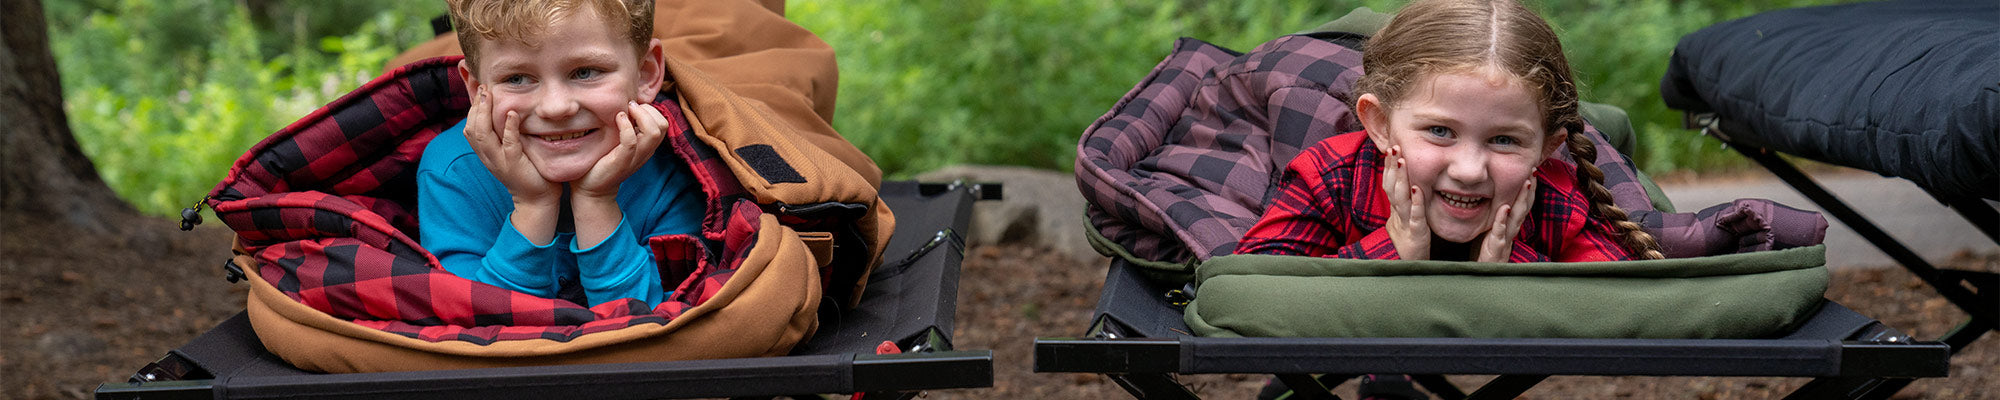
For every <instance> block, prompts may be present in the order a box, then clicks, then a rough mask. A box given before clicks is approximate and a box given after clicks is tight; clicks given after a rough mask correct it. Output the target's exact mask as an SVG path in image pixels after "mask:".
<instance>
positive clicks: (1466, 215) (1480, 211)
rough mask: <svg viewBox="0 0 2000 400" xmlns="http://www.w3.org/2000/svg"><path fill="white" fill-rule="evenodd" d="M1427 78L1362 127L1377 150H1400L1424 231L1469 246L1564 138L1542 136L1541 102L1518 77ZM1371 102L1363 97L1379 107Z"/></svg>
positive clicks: (1485, 71) (1478, 73)
mask: <svg viewBox="0 0 2000 400" xmlns="http://www.w3.org/2000/svg"><path fill="white" fill-rule="evenodd" d="M1426 78H1427V79H1424V80H1423V81H1421V82H1420V83H1418V86H1416V87H1414V88H1412V89H1413V90H1411V91H1410V92H1409V95H1408V96H1407V98H1405V99H1403V101H1401V102H1399V103H1397V104H1393V105H1386V107H1381V108H1380V110H1381V111H1382V112H1381V113H1380V114H1387V115H1386V116H1378V117H1379V118H1376V119H1378V121H1376V122H1375V123H1373V124H1371V126H1368V131H1369V136H1370V137H1371V138H1372V139H1374V140H1375V143H1376V144H1377V145H1378V146H1382V147H1383V148H1387V147H1388V146H1402V155H1401V158H1402V159H1403V160H1404V161H1405V163H1406V164H1405V166H1404V168H1403V172H1404V173H1405V174H1407V176H1408V179H1409V182H1410V183H1411V184H1412V185H1414V186H1416V188H1417V190H1418V192H1419V193H1420V194H1421V197H1422V198H1423V199H1424V203H1425V204H1424V207H1425V212H1424V214H1425V222H1426V223H1427V224H1429V226H1430V230H1431V232H1432V233H1433V234H1434V235H1436V236H1437V237H1438V238H1440V239H1444V240H1447V241H1451V242H1457V243H1468V242H1472V241H1474V240H1476V239H1478V238H1479V237H1480V235H1481V234H1483V233H1486V231H1488V230H1490V229H1492V228H1493V220H1494V217H1495V215H1497V214H1498V213H1499V204H1500V203H1499V202H1496V201H1494V200H1495V199H1505V200H1506V201H1510V202H1511V201H1512V199H1515V198H1518V196H1519V195H1520V194H1521V184H1522V183H1523V182H1526V181H1527V180H1528V179H1531V178H1533V177H1534V173H1535V168H1536V167H1538V166H1540V165H1541V163H1542V160H1544V159H1546V158H1547V157H1548V155H1549V154H1551V152H1553V151H1555V150H1556V147H1554V145H1559V144H1561V143H1562V140H1563V139H1564V138H1561V137H1549V135H1548V130H1547V129H1546V128H1544V127H1543V122H1542V121H1543V115H1542V109H1541V106H1540V104H1541V102H1540V101H1538V100H1539V99H1537V98H1536V97H1535V96H1536V95H1535V92H1533V91H1530V90H1529V89H1528V87H1527V86H1526V84H1525V83H1524V82H1523V81H1522V80H1521V79H1519V78H1514V77H1512V76H1510V75H1508V74H1505V73H1501V72H1496V71H1493V70H1492V69H1491V68H1475V69H1473V70H1469V71H1460V72H1439V73H1433V74H1430V75H1428V76H1426ZM1372 96H1373V95H1372V94H1370V95H1363V97H1364V98H1365V99H1368V101H1379V99H1376V98H1373V97H1372ZM1364 118H1368V117H1365V116H1364ZM1364 121H1365V120H1364ZM1385 161H1386V162H1394V160H1385Z"/></svg>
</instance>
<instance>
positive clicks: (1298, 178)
mask: <svg viewBox="0 0 2000 400" xmlns="http://www.w3.org/2000/svg"><path fill="white" fill-rule="evenodd" d="M1381 163H1382V154H1381V153H1380V152H1378V151H1376V149H1375V144H1374V142H1373V141H1371V140H1369V139H1368V134H1367V133H1366V132H1365V131H1363V132H1352V133H1348V134H1344V135H1339V136H1334V137H1331V138H1327V139H1326V140H1323V141H1320V142H1319V143H1318V144H1315V145H1313V147H1312V148H1310V149H1307V150H1306V151H1305V152H1302V153H1300V154H1299V156H1298V157H1297V158H1294V159H1292V162H1291V163H1290V164H1288V165H1286V167H1285V171H1284V177H1283V178H1281V179H1280V180H1279V182H1278V186H1277V187H1276V188H1275V189H1276V190H1277V192H1275V193H1273V194H1272V195H1271V200H1270V202H1269V203H1268V204H1267V205H1266V206H1265V209H1264V217H1263V218H1262V219H1260V220H1258V221H1257V225H1256V226H1254V227H1251V228H1250V231H1249V232H1248V233H1246V234H1245V235H1244V236H1243V240H1242V241H1241V242H1240V243H1239V244H1238V245H1237V248H1236V253H1237V254H1278V255H1299V256H1314V257H1333V258H1356V259H1377V260H1394V259H1399V258H1400V257H1398V256H1397V254H1396V245H1395V244H1394V243H1391V242H1390V241H1389V231H1388V230H1386V229H1383V226H1384V224H1385V223H1387V221H1388V217H1389V197H1388V194H1386V193H1383V192H1382V183H1381V180H1382V164H1381ZM1535 180H1536V181H1538V182H1539V183H1538V184H1536V185H1535V192H1536V193H1535V205H1534V208H1533V209H1531V210H1529V214H1528V218H1527V221H1525V222H1523V223H1522V226H1521V233H1520V234H1518V235H1516V236H1515V237H1514V251H1513V253H1512V255H1511V256H1509V257H1508V261H1509V262H1517V263H1519V262H1540V261H1606V260H1628V259H1631V258H1632V257H1631V255H1630V254H1629V253H1628V252H1627V251H1626V250H1625V248H1624V247H1623V246H1619V244H1618V240H1617V239H1616V238H1617V236H1616V235H1615V234H1614V233H1613V230H1612V227H1611V226H1610V225H1608V224H1605V223H1603V222H1602V221H1598V220H1595V219H1591V218H1590V217H1589V210H1590V203H1589V201H1588V200H1586V198H1585V197H1584V194H1583V193H1582V192H1579V191H1577V190H1576V167H1575V166H1574V165H1571V164H1570V163H1569V162H1568V161H1564V160H1560V159H1556V158H1553V157H1551V158H1549V159H1548V160H1545V161H1543V162H1542V165H1541V166H1539V167H1537V168H1536V169H1535ZM1551 255H1553V256H1554V257H1553V258H1552V257H1550V256H1551Z"/></svg>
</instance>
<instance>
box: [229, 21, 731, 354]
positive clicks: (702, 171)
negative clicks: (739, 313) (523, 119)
mask: <svg viewBox="0 0 2000 400" xmlns="http://www.w3.org/2000/svg"><path fill="white" fill-rule="evenodd" d="M457 62H458V58H455V57H454V58H439V59H432V60H426V61H422V62H418V63H414V64H411V65H409V66H406V67H403V68H400V69H398V70H396V71H393V72H391V73H390V74H388V75H385V76H384V77H382V78H378V79H376V80H375V81H372V82H369V83H367V84H365V85H363V86H362V87H361V88H359V89H356V90H355V91H354V92H353V93H350V94H348V95H347V96H344V97H342V98H341V99H339V100H336V101H334V102H333V103H331V104H329V105H327V106H326V107H323V108H321V109H319V110H317V111H314V112H313V113H312V114H310V115H307V116H306V117H305V118H302V119H300V120H299V121H298V122H296V123H294V124H292V125H291V126H288V127H286V128H284V129H282V130H280V131H278V132H277V133H274V134H272V135H271V136H270V137H269V138H267V139H265V140H264V141H263V142H261V143H259V144H258V145H257V146H255V147H253V148H252V149H251V150H250V151H249V152H248V153H247V154H245V155H244V156H243V157H242V158H240V159H238V160H237V162H236V165H235V167H234V168H232V169H231V171H230V174H229V176H228V178H226V179H224V180H223V182H222V183H221V184H219V185H217V188H216V190H215V191H214V192H212V193H211V194H210V200H209V202H208V204H209V206H210V207H212V208H213V209H214V210H215V211H216V214H217V215H218V216H219V218H220V219H222V220H223V222H224V223H226V224H228V225H229V226H230V227H231V228H232V229H234V230H236V231H237V234H238V236H239V237H240V240H241V241H242V243H243V245H244V247H245V249H246V250H248V251H249V252H250V253H251V254H252V255H253V256H254V257H255V258H256V259H257V260H258V261H259V265H258V266H257V267H256V268H257V271H258V274H259V275H260V276H262V277H263V278H264V280H265V281H266V282H268V283H270V284H271V285H273V286H274V287H276V288H277V289H278V290H280V291H282V292H284V293H285V294H286V295H287V296H289V297H291V298H292V299H294V300H297V301H299V302H300V303H301V304H304V305H307V306H309V307H312V308H314V309H316V310H320V311H322V312H326V313H327V314H329V315H332V316H335V317H337V318H343V319H348V320H350V321H352V322H354V323H356V324H360V325H362V326H367V327H371V328H375V329H381V330H383V331H387V332H391V333H395V334H399V335H403V336H407V337H412V338H417V339H422V340H427V341H446V340H457V341H466V342H472V343H478V344H488V343H493V342H494V341H500V340H520V339H549V340H556V341H568V340H570V339H574V338H576V337H578V336H581V335H586V334H590V333H595V332H603V331H608V330H616V329H621V328H625V327H629V326H633V325H640V324H664V323H666V322H668V321H670V320H672V319H673V318H675V317H677V316H679V315H681V313H683V312H685V311H686V310H687V309H689V308H692V307H694V306H695V305H696V304H701V303H702V302H704V301H706V300H708V299H709V298H710V297H712V296H713V295H714V294H715V292H716V291H717V290H719V289H720V288H721V287H722V285H723V283H724V282H727V281H728V280H729V278H730V277H731V276H733V275H734V273H735V271H736V269H737V268H738V267H739V266H740V264H741V263H742V262H743V260H744V258H745V256H746V255H747V254H748V252H749V247H750V246H751V245H752V244H754V243H755V242H756V238H757V229H758V227H759V224H758V217H759V215H761V214H762V213H763V210H762V209H761V208H759V207H758V205H756V204H755V203H753V202H751V201H750V200H748V199H747V197H748V196H746V194H745V192H744V190H743V188H742V186H741V185H740V184H738V183H737V182H738V181H737V180H736V178H735V177H734V176H733V175H732V174H731V172H730V171H729V168H728V166H727V165H726V164H724V163H723V161H722V159H721V158H720V157H719V155H718V153H717V152H716V151H715V150H714V149H711V148H709V147H708V146H707V145H705V144H702V142H701V141H700V140H698V139H696V138H695V137H694V131H693V129H692V127H690V126H688V123H687V121H686V119H685V118H684V117H683V116H682V115H681V114H680V108H679V106H678V104H677V103H676V102H675V101H673V100H672V99H667V98H662V99H661V100H660V101H659V102H656V103H655V106H658V107H660V108H661V109H662V111H663V113H664V114H666V115H667V116H668V119H669V121H670V129H673V130H674V131H675V132H676V133H677V134H675V135H670V136H669V144H670V145H669V146H666V147H665V148H670V149H672V150H671V151H674V152H676V153H677V154H679V155H680V156H681V157H682V158H683V159H684V160H687V161H688V164H689V167H690V169H691V170H692V171H693V173H694V174H695V177H696V178H697V181H699V182H700V184H701V186H702V188H703V191H704V193H706V194H707V196H708V199H709V200H708V202H707V205H708V209H709V212H708V215H707V216H706V217H705V218H704V220H703V229H702V232H703V233H702V237H700V238H695V237H692V236H668V237H655V238H650V239H649V243H650V244H651V246H652V249H653V250H654V254H655V257H656V261H658V265H659V267H660V268H661V272H662V276H663V277H668V278H669V279H677V280H669V281H668V282H672V283H676V284H678V287H676V288H674V290H675V292H674V295H673V296H672V297H670V298H668V299H667V301H666V302H664V303H662V304H661V305H660V306H659V307H657V308H653V309H647V306H646V304H645V303H644V302H641V301H638V300H634V299H626V300H624V301H612V302H607V303H603V304H599V305H598V306H597V307H589V308H586V307H583V306H580V305H577V304H575V303H571V302H568V301H563V300H554V299H546V298H541V297H536V296H532V295H528V294H523V293H518V292H513V291H508V290H505V289H500V288H497V287H494V286H491V285H486V284H482V283H477V282H473V281H470V280H467V279H464V278H461V277H458V276H456V275H452V274H451V273H449V272H446V271H445V270H444V269H442V268H441V267H440V266H439V264H438V262H437V260H436V258H435V257H433V256H432V255H431V254H430V253H428V252H426V251H424V250H423V249H422V248H421V246H419V245H418V244H417V241H416V240H414V239H413V238H411V237H409V236H407V235H405V234H404V232H416V223H417V221H416V217H415V215H416V213H415V206H416V190H415V179H414V176H413V174H414V171H415V170H416V165H417V160H418V157H419V156H420V155H422V154H423V149H424V147H425V146H427V145H428V144H429V143H430V140H431V139H432V138H434V137H435V136H436V135H437V134H438V133H439V132H442V131H444V130H445V129H446V128H449V127H450V126H451V125H453V124H456V123H457V122H458V121H459V120H460V119H463V118H464V116H465V113H466V110H467V108H468V107H470V102H469V101H468V98H467V97H466V93H465V88H464V87H463V84H462V82H463V81H462V80H461V79H459V77H458V76H457V75H456V74H457V68H455V66H456V65H457Z"/></svg>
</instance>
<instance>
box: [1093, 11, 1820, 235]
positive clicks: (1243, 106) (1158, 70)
mask: <svg viewBox="0 0 2000 400" xmlns="http://www.w3.org/2000/svg"><path fill="white" fill-rule="evenodd" d="M1361 73H1362V70H1361V52H1360V51H1358V50H1355V49H1353V48H1349V47H1346V46H1343V45H1341V44H1337V43H1334V42H1332V41H1328V40H1322V39H1317V38H1313V37H1307V36H1284V37H1279V38H1277V39H1274V40H1272V41H1270V42H1266V43H1264V44H1263V45H1260V46H1258V47H1257V48H1256V49H1253V50H1252V51H1251V52H1249V53H1245V54H1238V53H1235V52H1233V51H1230V50H1228V49H1225V48H1222V47H1219V46H1215V45H1213V44H1209V43H1207V42H1203V41H1200V40H1196V39H1191V38H1182V39H1180V40H1179V41H1176V42H1175V43H1174V51H1173V52H1172V53H1171V54H1169V55H1168V56H1167V58H1166V59H1165V60H1163V61H1161V62H1160V63H1159V64H1158V65H1156V66H1155V67H1154V68H1153V70H1152V72H1151V73H1149V74H1147V76H1146V78H1145V79H1143V80H1141V81H1140V82H1139V84H1138V85H1136V86H1134V87H1133V88H1132V90H1131V91H1129V92H1127V93H1126V94H1125V96H1124V97H1123V98H1121V99H1119V101H1118V102H1117V103H1116V104H1114V105H1113V106H1112V108H1111V109H1110V110H1109V111H1108V112H1106V113H1105V114H1104V115H1103V116H1102V117H1099V118H1098V119H1097V121H1096V122H1094V123H1092V124H1091V125H1090V127H1089V128H1087V129H1085V131H1084V133H1083V136H1082V138H1081V139H1080V140H1079V141H1078V144H1077V161H1076V176H1077V186H1078V188H1079V189H1080V190H1082V192H1083V194H1084V197H1085V199H1086V200H1088V201H1089V202H1090V205H1091V206H1090V207H1089V209H1088V214H1089V215H1088V216H1089V218H1090V222H1091V224H1092V225H1093V226H1094V227H1095V228H1096V229H1098V231H1099V233H1101V234H1102V235H1103V236H1104V237H1106V238H1108V239H1110V240H1111V241H1113V242H1114V243H1117V244H1119V245H1120V246H1122V247H1124V248H1125V249H1126V250H1127V251H1129V252H1130V253H1131V254H1133V255H1134V256H1136V257H1139V258H1142V259H1146V260H1153V261H1166V262H1175V263H1178V262H1184V261H1188V260H1190V259H1195V260H1206V259H1208V258H1210V257H1215V256H1220V255H1226V254H1230V253H1231V252H1233V251H1234V250H1235V249H1236V247H1237V246H1236V245H1237V241H1238V240H1239V239H1241V238H1242V236H1243V234H1244V232H1246V231H1248V230H1249V228H1250V227H1251V226H1252V225H1254V224H1256V222H1257V220H1258V218H1259V217H1260V215H1261V214H1262V212H1263V206H1264V203H1265V202H1266V201H1267V200H1268V199H1269V198H1270V195H1271V193H1270V190H1272V184H1271V183H1272V182H1274V181H1275V180H1276V179H1278V178H1279V177H1278V176H1276V175H1275V174H1277V173H1280V172H1282V171H1283V170H1284V166H1285V164H1286V163H1289V162H1290V161H1291V159H1292V158H1293V157H1295V156H1297V155H1298V154H1299V152H1300V151H1301V150H1302V149H1304V148H1306V147H1309V146H1311V145H1312V144H1313V143H1316V142H1318V141H1320V140H1322V139H1325V138H1328V137H1332V136H1334V135H1338V134H1342V133H1347V132H1353V131H1358V130H1361V124H1360V123H1359V122H1358V121H1357V120H1356V118H1355V116H1354V115H1353V112H1352V110H1351V109H1350V108H1349V104H1352V103H1351V102H1350V100H1351V99H1350V98H1349V97H1348V96H1349V90H1350V89H1351V88H1352V87H1353V84H1354V82H1355V80H1357V79H1359V78H1360V76H1361ZM1584 134H1585V135H1586V136H1587V137H1589V138H1590V139H1591V140H1592V141H1593V142H1595V143H1596V144H1597V148H1598V149H1600V150H1599V151H1598V155H1597V158H1596V159H1595V160H1593V161H1594V164H1596V165H1597V166H1598V168H1599V169H1601V170H1603V172H1604V175H1605V177H1604V184H1605V186H1606V187H1607V188H1609V189H1610V190H1611V192H1612V195H1613V198H1614V199H1613V204H1616V205H1617V206H1619V207H1620V208H1623V209H1625V210H1627V211H1628V212H1629V213H1630V214H1631V219H1632V220H1634V221H1639V222H1640V223H1641V225H1642V226H1644V227H1645V230H1646V231H1647V232H1649V233H1652V234H1653V235H1654V236H1655V237H1657V238H1660V239H1661V245H1662V247H1663V250H1664V251H1665V253H1666V254H1667V255H1668V256H1670V257H1691V256H1699V255H1709V254H1725V253H1732V252H1738V251H1752V250H1758V249H1772V248H1786V247H1795V246H1801V245H1811V244H1817V243H1819V241H1820V240H1821V239H1823V237H1824V232H1825V228H1826V222H1825V219H1824V218H1821V217H1820V216H1819V215H1818V214H1817V213H1812V212H1807V211H1800V210H1797V209H1792V208H1789V207H1785V206H1783V205H1779V204H1776V203H1774V202H1770V201H1768V200H1761V199H1746V200H1738V201H1736V202H1734V203H1730V204H1723V205H1718V206H1715V207H1710V208H1709V209H1706V210H1703V211H1701V212H1697V213H1682V214H1669V213H1662V212H1659V211H1658V210H1655V209H1654V208H1653V206H1652V203H1651V201H1650V199H1649V198H1648V197H1647V195H1646V191H1645V188H1644V187H1643V186H1642V185H1640V183H1639V181H1638V178H1637V176H1638V174H1637V172H1636V170H1635V169H1634V168H1633V167H1632V162H1631V160H1630V159H1629V158H1627V157H1626V156H1625V155H1623V154H1619V153H1618V152H1617V151H1616V150H1614V148H1613V147H1612V146H1610V144H1609V141H1608V140H1606V139H1605V138H1604V136H1603V134H1602V133H1600V132H1598V131H1597V129H1596V128H1595V127H1592V126H1589V125H1587V124H1586V126H1585V132H1584ZM1559 157H1561V159H1562V160H1564V161H1565V162H1570V163H1574V162H1575V160H1574V159H1572V158H1570V156H1569V154H1568V152H1562V153H1561V154H1560V155H1559ZM1721 243H1731V244H1734V245H1733V247H1729V248H1727V249H1725V248H1723V247H1724V246H1722V245H1721Z"/></svg>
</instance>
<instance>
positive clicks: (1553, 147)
mask: <svg viewBox="0 0 2000 400" xmlns="http://www.w3.org/2000/svg"><path fill="white" fill-rule="evenodd" d="M1586 140H1587V139H1586ZM1568 144H1569V127H1562V128H1556V133H1555V134H1554V135H1549V139H1548V140H1545V141H1543V142H1542V155H1543V157H1545V158H1546V157H1555V156H1556V152H1557V151H1561V150H1562V149H1563V146H1564V145H1568ZM1596 161H1597V160H1576V162H1579V163H1586V162H1596Z"/></svg>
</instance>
